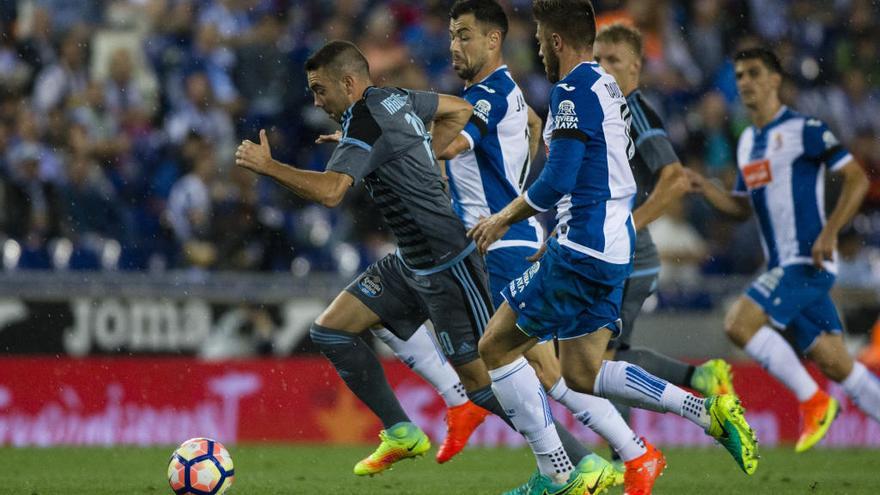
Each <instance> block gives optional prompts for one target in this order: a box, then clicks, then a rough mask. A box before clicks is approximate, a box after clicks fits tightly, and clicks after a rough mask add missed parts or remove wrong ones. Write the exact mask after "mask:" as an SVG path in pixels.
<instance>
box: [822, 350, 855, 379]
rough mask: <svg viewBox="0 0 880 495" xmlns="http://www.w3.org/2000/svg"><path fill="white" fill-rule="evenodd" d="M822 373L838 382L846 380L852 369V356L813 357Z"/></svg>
mask: <svg viewBox="0 0 880 495" xmlns="http://www.w3.org/2000/svg"><path fill="white" fill-rule="evenodd" d="M814 361H815V362H816V365H817V366H818V367H819V370H821V371H822V374H823V375H825V376H827V377H828V378H829V379H830V380H832V381H835V382H837V383H840V382H842V381H844V380H846V377H847V376H849V374H850V372H851V371H852V358H850V357H849V356H836V357H832V356H827V355H826V356H822V357H820V358H819V359H814Z"/></svg>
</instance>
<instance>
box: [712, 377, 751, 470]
mask: <svg viewBox="0 0 880 495" xmlns="http://www.w3.org/2000/svg"><path fill="white" fill-rule="evenodd" d="M706 409H707V410H708V413H709V418H710V421H711V423H710V424H709V428H708V429H707V430H706V433H707V434H708V435H710V436H712V437H713V438H714V439H715V440H717V441H718V443H720V444H721V445H723V446H724V448H725V449H727V451H728V452H730V455H732V456H733V459H734V460H735V461H736V463H737V464H738V465H739V467H740V468H741V469H742V470H743V471H744V472H745V473H746V474H749V475H751V474H752V473H754V472H755V470H756V469H758V458H759V457H760V456H759V455H758V438H757V437H756V436H755V432H754V430H752V428H751V427H750V426H749V424H748V422H746V417H745V410H744V409H743V407H742V405H741V404H740V401H739V399H737V398H736V397H735V396H733V395H715V396H712V397H709V398H708V399H706Z"/></svg>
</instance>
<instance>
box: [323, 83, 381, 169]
mask: <svg viewBox="0 0 880 495" xmlns="http://www.w3.org/2000/svg"><path fill="white" fill-rule="evenodd" d="M381 135H382V129H381V128H380V127H379V124H378V123H377V122H376V119H375V118H374V117H373V115H372V113H370V109H369V108H368V107H367V105H366V102H364V101H363V100H361V101H359V102H357V103H356V104H355V105H354V107H352V109H351V116H350V117H349V118H348V120H346V121H344V122H343V125H342V139H341V140H340V141H339V145H338V146H337V147H336V149H335V150H333V155H332V156H331V157H330V161H329V162H328V163H327V170H329V171H331V172H339V173H342V174H347V175H350V176H351V177H352V178H353V179H354V182H355V183H357V182H359V181H360V180H362V179H363V178H364V177H366V176H367V175H369V174H370V172H372V171H373V166H372V165H371V161H372V160H370V153H371V152H372V151H373V145H374V144H376V141H378V140H379V137H380V136H381Z"/></svg>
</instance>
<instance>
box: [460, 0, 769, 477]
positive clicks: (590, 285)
mask: <svg viewBox="0 0 880 495" xmlns="http://www.w3.org/2000/svg"><path fill="white" fill-rule="evenodd" d="M533 13H534V16H535V19H536V21H537V24H538V26H537V35H536V38H537V39H538V42H539V44H540V55H541V57H542V58H543V60H544V66H545V69H546V72H547V76H548V79H549V80H550V81H551V82H552V83H555V85H554V87H553V89H552V91H551V94H550V108H551V117H552V119H553V124H552V125H553V131H552V138H551V140H550V154H549V157H548V160H547V163H546V165H545V167H544V170H543V171H542V172H541V174H540V176H539V177H538V179H537V180H536V181H535V183H534V184H533V185H532V186H531V187H530V188H529V189H528V190H527V191H526V192H525V193H524V194H523V195H522V196H519V197H517V198H516V199H514V200H513V201H512V202H511V203H510V204H508V205H507V206H506V207H504V208H503V209H502V210H501V211H500V212H498V213H495V214H493V215H491V216H489V217H486V218H484V219H482V220H480V221H479V222H478V223H477V225H476V226H475V227H474V228H472V229H471V230H470V231H469V235H471V236H472V237H473V238H474V240H475V241H476V242H477V247H478V248H479V249H480V250H481V251H482V252H487V251H488V248H489V247H490V246H491V245H492V244H493V243H495V242H496V241H497V240H499V239H502V238H503V237H504V235H505V234H506V233H507V231H508V230H509V229H510V227H511V225H514V224H516V223H517V222H519V221H522V220H524V219H526V218H529V217H532V216H534V215H535V214H537V213H538V212H540V211H546V210H548V209H550V208H552V207H554V206H555V207H556V208H557V220H558V227H557V232H558V240H557V239H551V240H550V241H549V243H548V247H547V251H546V253H545V254H544V256H543V257H542V258H541V259H540V260H539V261H538V262H536V263H535V264H534V265H533V266H531V267H530V268H529V269H528V270H527V271H526V272H525V273H523V274H522V275H521V276H520V277H519V278H517V279H515V280H513V281H511V282H510V284H509V285H508V286H507V287H506V288H505V289H504V291H503V296H504V299H505V302H504V303H502V304H501V306H500V307H499V308H498V310H497V311H496V313H495V315H494V316H493V317H492V319H491V320H490V321H489V325H488V327H487V329H486V333H485V334H484V335H483V338H482V339H481V340H480V343H479V350H480V355H481V356H482V357H483V359H484V362H485V363H486V365H487V366H488V367H489V375H490V377H491V378H492V390H493V392H494V393H495V395H496V396H497V397H498V401H499V402H500V403H501V405H502V407H503V408H504V410H505V411H506V412H507V413H508V417H510V418H511V420H512V421H513V422H514V424H515V425H516V427H517V430H518V431H519V432H520V433H522V434H523V436H525V438H526V439H527V440H528V442H529V445H530V446H531V448H532V451H533V452H534V454H535V457H536V460H537V463H538V472H537V473H535V475H533V476H532V478H531V479H530V480H529V481H528V482H527V483H526V485H524V486H523V487H520V488H519V489H517V490H516V491H515V492H514V493H584V492H587V493H594V492H596V491H599V490H601V489H602V488H604V487H603V486H602V484H603V483H602V479H601V477H599V478H598V479H596V478H593V479H587V478H586V477H585V476H584V475H583V468H584V467H585V466H578V467H577V468H575V467H574V466H572V465H571V464H569V463H568V462H567V459H566V458H564V455H561V453H562V449H561V445H560V442H559V439H558V437H557V435H556V432H555V430H553V428H552V427H551V425H552V414H551V413H550V409H549V407H548V405H547V398H546V395H544V393H543V391H542V389H541V385H540V382H539V381H538V379H537V376H536V375H535V372H534V370H533V369H532V367H531V366H530V365H529V364H528V362H527V361H526V360H525V358H524V357H523V353H524V352H525V351H527V350H528V349H530V348H532V347H533V346H534V345H535V344H536V343H538V342H539V341H544V340H549V339H553V338H556V339H557V340H558V343H559V355H560V356H559V357H560V365H561V368H562V376H563V377H564V378H565V381H566V382H567V383H568V386H569V387H570V388H571V389H572V390H574V391H576V392H579V393H584V394H594V395H598V396H600V397H605V398H609V399H613V400H617V401H620V402H624V403H627V404H630V405H632V406H635V407H641V408H646V409H652V410H655V411H661V412H673V413H675V414H678V415H681V416H682V417H685V418H687V419H689V420H691V421H692V422H694V423H696V424H698V425H700V426H701V427H702V428H704V429H705V431H706V432H707V433H708V434H710V435H712V436H713V437H715V438H716V439H718V440H719V442H721V443H722V444H723V445H724V446H725V447H726V448H727V450H728V451H729V452H730V453H731V454H732V455H733V457H734V459H735V460H736V461H737V463H738V464H739V466H740V467H741V468H742V469H743V470H744V471H745V472H746V473H748V474H751V473H753V472H754V470H755V469H756V468H757V442H756V440H755V437H754V433H753V432H752V431H751V429H750V428H749V426H748V424H747V423H746V421H745V417H744V416H743V411H742V408H741V406H739V404H738V403H737V401H736V400H735V398H734V397H732V396H729V395H722V396H713V397H710V398H708V399H701V398H698V397H696V396H694V395H692V394H689V393H687V392H685V391H684V390H682V389H680V388H678V387H676V386H674V385H672V384H669V383H667V382H665V381H663V380H661V379H659V378H657V377H655V376H653V375H650V374H648V373H647V372H645V371H644V370H643V369H642V368H639V367H638V366H634V365H632V364H629V363H626V362H622V361H616V362H614V361H603V360H602V356H603V354H604V352H605V349H606V346H607V344H608V341H609V339H610V338H611V337H612V336H613V335H616V334H617V333H619V331H620V322H619V317H620V305H621V299H622V296H623V286H624V283H625V282H626V279H627V277H628V276H629V274H630V272H631V269H632V254H633V250H634V247H635V230H634V228H633V222H632V215H631V209H630V208H631V206H630V205H631V203H632V200H633V197H634V195H635V193H636V183H635V180H634V179H633V175H632V172H631V170H630V166H629V158H630V157H631V156H632V153H633V143H632V142H631V141H630V138H629V109H628V107H627V105H626V99H625V97H624V95H623V92H622V91H621V90H620V88H619V87H618V85H617V83H616V82H615V80H614V78H613V77H611V76H610V75H608V74H607V73H605V71H604V70H602V68H601V67H600V66H599V64H597V63H595V62H593V61H592V58H593V53H592V52H593V42H594V40H595V37H596V22H595V15H594V11H593V6H592V4H591V3H590V2H589V0H566V1H563V0H534V2H533Z"/></svg>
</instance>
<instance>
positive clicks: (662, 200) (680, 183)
mask: <svg viewBox="0 0 880 495" xmlns="http://www.w3.org/2000/svg"><path fill="white" fill-rule="evenodd" d="M690 190H691V183H690V181H689V180H688V177H687V174H686V173H685V171H684V166H682V164H681V163H680V162H677V161H676V162H674V163H670V164H668V165H666V166H664V167H663V168H662V169H660V177H659V179H657V184H656V185H655V186H654V190H653V191H651V194H649V195H648V198H647V199H646V200H645V202H644V203H642V204H641V206H639V207H638V208H636V209H635V211H633V223H634V224H635V228H636V230H637V231H638V230H642V229H643V228H644V227H647V226H648V225H649V224H650V223H651V222H653V221H654V220H657V219H658V218H660V217H661V216H663V214H664V213H665V212H666V209H667V208H669V206H670V205H672V204H674V203H675V202H677V201H679V200H681V197H682V196H684V195H685V194H686V193H688V192H689V191H690Z"/></svg>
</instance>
